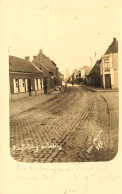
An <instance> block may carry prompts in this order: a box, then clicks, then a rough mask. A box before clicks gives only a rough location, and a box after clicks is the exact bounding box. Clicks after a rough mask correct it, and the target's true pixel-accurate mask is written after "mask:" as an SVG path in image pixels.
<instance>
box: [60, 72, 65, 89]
mask: <svg viewBox="0 0 122 194" xmlns="http://www.w3.org/2000/svg"><path fill="white" fill-rule="evenodd" d="M59 79H60V84H61V86H62V83H64V75H63V74H62V73H61V72H59Z"/></svg>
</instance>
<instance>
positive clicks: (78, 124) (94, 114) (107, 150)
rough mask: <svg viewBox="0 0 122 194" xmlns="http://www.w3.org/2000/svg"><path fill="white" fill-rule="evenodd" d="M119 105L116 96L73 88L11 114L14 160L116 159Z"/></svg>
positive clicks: (11, 142)
mask: <svg viewBox="0 0 122 194" xmlns="http://www.w3.org/2000/svg"><path fill="white" fill-rule="evenodd" d="M112 98H113V100H111V99H112ZM35 99H36V98H35ZM116 102H118V93H117V92H113V93H112V94H111V92H109V93H105V92H104V93H102V92H101V93H97V92H92V91H89V90H87V89H85V88H83V87H80V86H78V87H75V86H73V87H68V88H67V89H66V91H65V92H61V93H59V94H57V95H56V96H55V97H54V98H52V99H50V100H48V101H46V102H44V103H40V104H39V101H38V106H37V105H36V106H33V108H32V107H31V109H28V110H25V111H22V112H20V111H19V112H17V114H15V112H14V114H11V113H10V115H11V116H10V152H11V155H12V157H13V158H14V159H15V160H17V161H20V162H83V161H108V160H111V159H113V158H114V157H115V155H116V153H117V149H118V146H117V145H118V104H117V103H116ZM10 108H11V105H10Z"/></svg>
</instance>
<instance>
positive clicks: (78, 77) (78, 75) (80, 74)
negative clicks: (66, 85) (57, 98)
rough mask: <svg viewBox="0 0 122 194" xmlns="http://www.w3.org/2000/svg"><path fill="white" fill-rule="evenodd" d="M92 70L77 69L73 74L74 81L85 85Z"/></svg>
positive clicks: (88, 68)
mask: <svg viewBox="0 0 122 194" xmlns="http://www.w3.org/2000/svg"><path fill="white" fill-rule="evenodd" d="M90 70H91V68H90V67H89V66H84V67H82V68H79V69H75V70H74V71H73V74H72V81H73V82H76V83H78V84H83V82H84V81H85V79H86V75H87V74H88V73H89V72H90Z"/></svg>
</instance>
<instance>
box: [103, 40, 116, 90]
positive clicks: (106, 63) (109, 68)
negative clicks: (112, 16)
mask: <svg viewBox="0 0 122 194" xmlns="http://www.w3.org/2000/svg"><path fill="white" fill-rule="evenodd" d="M100 74H101V81H102V87H103V88H105V89H106V88H111V89H116V88H118V41H117V40H116V38H113V42H112V43H111V45H110V46H109V48H108V49H107V51H106V52H105V54H104V55H103V56H102V61H101V66H100Z"/></svg>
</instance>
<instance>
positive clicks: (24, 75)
mask: <svg viewBox="0 0 122 194" xmlns="http://www.w3.org/2000/svg"><path fill="white" fill-rule="evenodd" d="M9 79H10V82H9V83H10V84H9V86H10V87H9V93H10V95H9V96H10V101H13V100H17V99H22V98H26V97H28V96H36V95H39V94H46V93H50V92H52V91H53V90H58V88H59V86H61V85H62V82H63V81H64V75H63V74H62V73H60V72H59V70H58V67H57V65H56V64H55V62H54V61H52V60H50V58H49V57H47V56H45V55H44V54H43V52H42V50H40V51H39V54H38V55H37V56H33V60H32V61H31V60H30V58H29V57H25V59H22V58H18V57H15V56H9Z"/></svg>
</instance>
